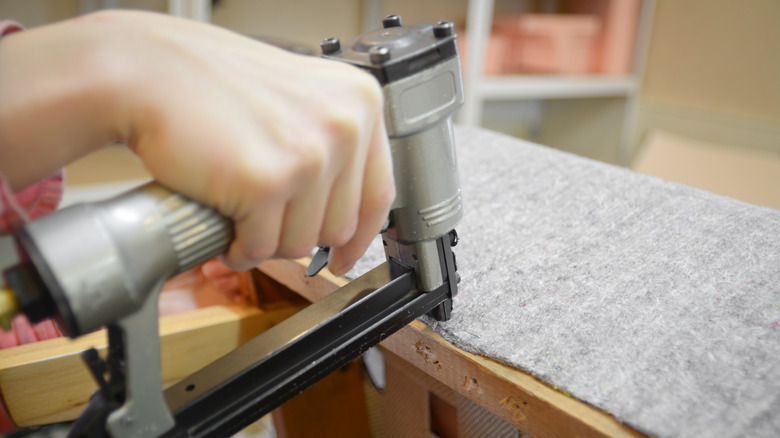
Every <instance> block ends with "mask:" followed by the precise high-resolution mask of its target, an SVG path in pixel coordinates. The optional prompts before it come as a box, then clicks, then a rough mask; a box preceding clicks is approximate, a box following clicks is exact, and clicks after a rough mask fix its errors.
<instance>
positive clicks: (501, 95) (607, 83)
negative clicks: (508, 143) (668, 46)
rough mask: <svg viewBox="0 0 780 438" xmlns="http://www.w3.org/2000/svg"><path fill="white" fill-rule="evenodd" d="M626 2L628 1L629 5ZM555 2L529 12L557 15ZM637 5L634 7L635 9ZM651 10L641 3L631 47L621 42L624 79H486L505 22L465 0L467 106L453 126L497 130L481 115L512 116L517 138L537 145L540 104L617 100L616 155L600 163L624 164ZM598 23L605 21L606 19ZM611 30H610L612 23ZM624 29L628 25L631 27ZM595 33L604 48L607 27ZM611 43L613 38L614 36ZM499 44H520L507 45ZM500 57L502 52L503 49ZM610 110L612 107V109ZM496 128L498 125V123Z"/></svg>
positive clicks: (491, 6)
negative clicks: (627, 56)
mask: <svg viewBox="0 0 780 438" xmlns="http://www.w3.org/2000/svg"><path fill="white" fill-rule="evenodd" d="M609 1H620V0H602V1H600V2H599V1H596V2H591V3H590V4H589V5H588V7H590V8H593V5H596V4H600V7H601V8H602V9H605V8H608V7H609V3H608V2H609ZM631 1H632V2H633V0H631ZM637 1H639V0H637ZM559 3H567V2H557V1H546V2H541V3H540V4H539V5H537V6H536V8H537V11H534V12H557V11H559V10H560V9H561V5H559ZM575 3H576V2H575ZM625 4H628V3H624V5H625ZM636 4H637V3H636V2H634V5H636ZM654 8H655V0H641V2H640V3H639V7H638V9H639V10H638V17H636V23H634V24H633V27H631V28H630V29H629V31H628V32H626V31H625V30H623V32H622V33H623V34H626V33H633V34H634V35H633V38H632V40H633V43H630V42H626V41H622V43H624V44H629V45H630V47H629V48H630V49H631V52H632V53H633V55H632V57H633V61H632V62H631V66H630V71H629V72H628V74H627V75H620V76H615V75H598V74H595V75H591V74H588V75H557V74H543V75H539V74H533V75H522V74H514V75H500V74H499V75H497V74H491V73H493V72H490V71H489V69H493V70H496V68H495V67H494V64H495V61H494V60H492V59H489V57H492V58H496V57H497V56H500V54H496V53H494V51H495V48H494V47H491V45H492V44H493V43H494V41H493V38H495V30H496V26H495V25H494V24H495V21H496V20H506V18H505V17H506V16H502V14H501V13H500V11H496V10H495V2H494V1H493V0H470V1H469V3H468V15H467V21H466V32H465V33H466V40H465V45H466V47H467V48H468V50H466V51H467V56H466V61H465V63H464V88H465V93H466V102H465V104H464V107H463V109H462V110H461V111H460V113H459V114H458V118H457V120H458V122H459V123H462V124H466V125H486V124H487V125H488V126H489V127H491V128H498V129H500V126H497V125H495V124H494V125H490V123H489V122H488V123H485V122H486V120H484V119H485V115H486V114H487V115H490V116H491V118H492V119H501V118H502V117H503V118H505V119H509V118H511V117H512V116H510V115H509V114H508V113H514V118H516V119H517V123H516V126H525V129H524V130H523V131H524V132H523V133H521V134H519V135H520V136H525V137H526V138H528V139H530V140H534V141H539V140H540V139H539V138H538V133H539V132H540V130H541V129H542V126H543V119H544V112H545V105H544V102H543V101H544V100H548V99H585V98H619V99H621V100H622V120H621V122H620V129H619V134H618V137H619V139H616V140H617V143H618V145H617V147H616V148H614V149H615V151H616V152H615V153H614V154H606V155H605V156H602V157H599V158H601V159H606V160H607V161H611V162H614V163H618V164H622V165H628V162H629V160H630V157H631V152H632V144H631V143H632V139H633V137H634V129H635V119H636V111H637V103H638V101H637V95H638V91H639V84H641V81H642V77H641V72H642V71H643V70H644V63H645V58H646V54H647V48H648V44H649V37H650V29H651V28H652V17H653V11H654ZM562 17H572V15H562ZM603 21H605V22H606V20H603ZM502 24H503V23H502ZM600 24H601V23H600ZM620 24H623V23H620ZM504 25H505V24H504ZM612 25H613V27H614V22H613V23H612ZM627 25H628V26H632V25H631V24H627ZM633 29H636V30H635V32H631V30H633ZM599 32H600V35H601V36H600V38H603V39H604V41H601V42H600V43H601V44H602V45H604V44H608V41H607V37H609V35H605V34H607V33H608V28H607V27H606V25H605V27H604V28H603V29H601V30H600V31H599ZM613 38H615V37H614V36H613ZM498 42H500V43H504V42H502V41H498ZM504 44H520V42H519V41H511V42H509V43H504ZM472 48H473V50H472ZM503 53H507V51H506V49H504V52H503ZM513 101H514V102H518V103H521V102H522V104H516V105H512V106H507V105H506V104H507V103H511V102H513ZM492 102H502V103H503V104H504V105H503V106H502V107H500V108H499V109H498V110H493V111H490V109H487V108H486V106H487V105H488V104H489V103H492ZM611 106H612V107H614V105H611ZM597 110H598V109H597ZM612 112H614V109H612ZM509 123H511V122H509V121H508V120H507V121H505V122H504V125H507V124H509ZM498 124H499V125H500V124H501V122H498ZM516 135H517V134H516ZM610 155H611V156H610Z"/></svg>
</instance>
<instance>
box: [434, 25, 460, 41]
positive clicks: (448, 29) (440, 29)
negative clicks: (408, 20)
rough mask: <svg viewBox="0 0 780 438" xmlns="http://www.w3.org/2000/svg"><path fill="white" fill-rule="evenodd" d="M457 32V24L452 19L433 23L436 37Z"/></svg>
mask: <svg viewBox="0 0 780 438" xmlns="http://www.w3.org/2000/svg"><path fill="white" fill-rule="evenodd" d="M454 33H455V25H454V24H453V23H452V22H451V21H439V22H438V23H436V24H434V25H433V35H434V36H435V37H436V38H444V37H448V36H452V35H453V34H454Z"/></svg>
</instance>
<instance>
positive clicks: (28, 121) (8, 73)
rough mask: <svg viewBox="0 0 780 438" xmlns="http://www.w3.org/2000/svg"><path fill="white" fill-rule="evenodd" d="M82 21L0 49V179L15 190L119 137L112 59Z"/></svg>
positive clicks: (20, 37) (22, 35)
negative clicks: (111, 90) (2, 178)
mask: <svg viewBox="0 0 780 438" xmlns="http://www.w3.org/2000/svg"><path fill="white" fill-rule="evenodd" d="M93 31H94V30H93V29H91V26H90V25H89V24H86V25H85V24H84V23H83V20H82V21H79V20H70V21H66V22H62V23H57V24H54V25H50V26H45V27H42V28H37V29H34V30H29V31H25V32H17V33H15V34H12V35H8V36H6V37H4V38H3V39H2V42H1V43H0V172H2V174H3V175H5V177H6V178H7V180H8V181H9V182H10V184H11V185H12V187H13V188H14V189H15V190H20V189H22V188H24V187H26V186H28V185H30V184H32V183H34V182H36V181H38V180H40V179H42V178H44V177H46V176H48V175H50V174H52V173H53V172H55V171H57V169H59V168H60V167H62V166H64V165H65V164H67V163H68V162H70V161H73V160H74V159H76V158H78V157H80V156H82V155H84V154H86V153H88V152H89V151H91V150H93V149H95V148H98V147H100V146H102V145H104V144H107V143H109V142H111V141H115V140H117V139H119V138H120V135H119V133H118V132H116V131H115V130H114V129H112V128H111V127H112V125H114V124H113V123H112V120H111V119H110V118H113V117H116V115H115V114H116V108H115V102H114V99H111V96H112V95H113V93H111V92H110V89H111V88H112V87H115V86H117V84H116V83H111V82H112V81H113V82H117V81H119V80H121V78H120V77H118V76H117V75H106V70H107V67H110V68H117V67H116V66H107V65H106V64H107V63H108V62H111V61H112V58H118V57H116V56H108V57H107V56H106V55H107V54H108V55H110V53H108V50H106V48H105V47H103V45H102V43H101V42H100V41H99V39H98V41H96V39H95V38H94V37H93V36H90V35H89V33H90V32H93Z"/></svg>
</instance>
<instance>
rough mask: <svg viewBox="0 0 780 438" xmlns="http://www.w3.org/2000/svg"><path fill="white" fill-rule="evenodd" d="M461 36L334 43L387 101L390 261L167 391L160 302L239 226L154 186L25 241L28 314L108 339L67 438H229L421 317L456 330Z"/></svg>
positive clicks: (407, 33) (21, 268)
mask: <svg viewBox="0 0 780 438" xmlns="http://www.w3.org/2000/svg"><path fill="white" fill-rule="evenodd" d="M455 38H456V36H455V34H454V31H453V25H452V23H449V22H439V23H436V24H433V25H431V24H416V25H413V26H403V25H402V24H401V19H400V17H398V16H394V15H393V16H389V17H387V18H386V19H385V20H383V28H382V29H379V30H377V31H374V32H369V33H367V34H364V35H361V36H358V37H356V38H353V39H351V40H349V41H346V42H345V43H344V44H342V43H341V42H340V41H339V40H338V39H335V38H330V39H326V40H325V41H323V43H322V44H321V47H322V52H323V57H325V58H328V59H333V60H335V61H339V62H348V63H350V64H353V65H355V66H357V67H359V68H363V69H365V70H367V71H369V72H370V73H372V74H373V75H374V76H375V77H376V78H377V80H378V81H379V82H380V84H381V85H382V87H383V91H384V97H385V121H386V126H387V134H388V137H389V139H390V144H391V148H392V157H393V166H394V172H395V181H396V192H397V198H396V200H395V202H394V204H393V206H392V210H391V212H390V217H389V218H388V225H387V227H386V229H385V230H384V231H383V232H382V240H383V242H384V246H385V253H386V258H387V261H386V262H385V263H383V264H382V265H380V266H378V267H376V268H375V269H373V270H372V271H370V272H369V273H367V274H365V275H363V276H361V277H359V278H357V279H356V280H354V281H352V282H350V283H349V284H347V285H346V286H344V287H342V288H340V289H339V290H337V291H335V292H334V293H333V294H331V295H329V296H328V297H326V298H324V299H322V300H320V301H318V302H316V303H315V304H312V305H311V306H309V307H307V308H306V309H304V310H303V311H301V312H299V313H298V314H296V315H294V316H292V317H291V318H289V319H287V320H285V321H283V322H282V323H280V324H278V325H277V326H275V327H273V328H272V329H270V330H268V331H267V332H265V333H263V334H262V335H260V336H258V337H257V338H255V339H253V340H250V341H249V342H247V343H246V344H244V345H243V346H241V347H239V348H237V349H236V350H234V351H233V352H231V353H229V354H227V355H225V356H224V357H222V358H221V359H218V360H217V361H215V362H214V363H212V364H211V365H208V366H206V367H205V368H203V369H202V370H200V371H198V372H196V373H195V374H193V375H191V376H189V377H187V378H185V379H183V380H182V381H180V382H179V383H177V384H176V385H174V386H172V387H170V388H168V389H167V390H165V391H162V389H161V386H162V378H161V372H160V345H159V333H158V326H157V318H158V315H157V297H158V293H159V290H160V288H161V286H162V284H163V282H164V281H165V280H167V279H168V278H170V277H172V276H174V275H176V274H178V273H180V272H183V271H184V270H186V269H189V268H190V267H193V266H196V265H197V264H199V263H202V262H204V261H206V260H208V259H209V258H211V257H213V256H215V255H218V254H221V253H222V252H224V251H225V249H226V248H227V246H228V244H229V243H230V241H231V240H232V237H233V236H232V224H231V223H230V221H229V220H228V219H226V218H224V217H222V216H221V215H219V214H218V213H217V212H216V211H215V210H213V209H210V208H207V207H205V206H203V205H200V204H198V203H196V202H194V201H192V200H189V199H187V198H185V197H183V196H181V195H179V194H176V193H173V192H171V191H169V190H167V189H166V188H164V187H162V186H161V185H159V184H157V183H155V182H152V183H149V184H147V185H145V186H142V187H140V188H138V189H135V190H133V191H131V192H128V193H126V194H124V195H120V196H119V197H117V198H114V199H111V200H108V201H103V202H100V203H95V204H81V205H77V206H73V207H69V208H66V209H63V210H60V211H58V212H55V213H53V214H51V215H49V216H46V217H43V218H40V219H38V220H36V221H33V222H31V223H29V224H27V225H26V226H25V227H24V228H23V229H21V230H20V231H19V232H18V234H17V237H16V238H17V243H18V247H19V248H20V253H21V257H20V259H21V262H20V263H19V264H18V265H16V266H14V267H12V268H11V269H8V270H6V271H5V272H4V278H5V281H6V284H7V286H8V287H9V288H10V290H12V291H13V295H14V296H15V298H16V300H17V301H18V305H19V307H20V309H21V311H23V312H24V313H25V314H27V315H28V317H29V318H30V319H32V320H33V321H36V320H40V319H42V318H45V317H55V318H56V319H58V320H59V322H60V324H61V326H62V327H63V329H64V331H65V332H66V333H67V334H68V335H69V336H72V337H76V336H79V335H81V334H84V333H87V332H90V331H92V330H94V329H96V328H99V327H102V326H106V327H107V328H108V337H109V354H108V358H107V359H105V360H104V359H101V358H100V357H99V356H98V355H97V353H96V352H95V351H94V350H88V351H86V352H85V353H84V354H83V357H84V359H85V362H86V363H87V365H88V366H89V368H90V370H91V371H92V374H93V376H94V378H95V380H96V381H97V383H98V386H99V390H98V391H97V392H96V393H95V394H93V397H92V399H91V401H90V404H89V406H88V407H87V408H86V409H85V411H84V413H83V414H82V415H81V417H79V419H78V420H77V421H76V423H74V426H73V429H72V430H71V436H85V437H93V436H94V437H103V436H113V437H155V436H165V437H206V436H230V435H231V434H233V433H235V432H238V431H239V430H241V429H242V428H243V427H245V426H246V425H248V424H250V423H251V422H253V421H255V420H256V419H258V418H260V417H261V416H262V415H264V414H266V413H268V412H270V411H271V410H272V409H274V408H275V407H277V406H279V405H280V404H282V403H283V402H284V401H286V400H288V399H290V398H292V397H293V396H295V395H296V394H298V393H300V392H301V391H303V390H304V389H305V388H307V387H308V386H310V385H312V384H313V383H315V382H317V381H318V380H320V379H321V378H323V377H325V376H326V375H327V374H328V373H330V372H331V371H333V370H335V369H338V368H339V367H341V366H343V365H344V364H346V363H347V362H349V361H350V360H352V359H354V358H356V357H358V356H359V355H360V354H362V353H363V352H365V351H366V350H367V349H368V348H370V347H372V346H374V345H376V344H377V343H379V342H380V341H382V340H383V339H385V338H387V337H388V336H390V335H391V334H392V333H394V332H395V331H397V330H399V329H400V328H402V327H403V326H405V325H406V324H408V323H409V322H411V321H412V320H414V319H415V318H417V317H419V316H421V315H424V314H426V313H427V314H430V315H431V316H433V317H435V318H437V319H440V320H446V319H448V318H449V317H450V312H451V309H452V299H453V297H454V296H455V295H456V293H457V282H458V274H457V268H456V262H455V256H454V254H453V252H452V250H451V247H452V246H454V245H455V244H456V243H457V234H456V233H455V226H456V225H457V224H458V222H459V221H460V219H461V216H462V206H461V194H460V185H459V180H458V172H457V162H456V157H455V148H454V143H453V134H452V122H451V118H452V115H453V113H454V112H455V111H456V110H457V108H459V107H460V105H461V104H462V102H463V91H462V79H461V73H460V64H459V59H458V53H457V46H456V43H455Z"/></svg>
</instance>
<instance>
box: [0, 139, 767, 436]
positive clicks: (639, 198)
mask: <svg viewBox="0 0 780 438" xmlns="http://www.w3.org/2000/svg"><path fill="white" fill-rule="evenodd" d="M456 142H457V145H458V155H459V156H458V159H459V163H460V172H461V175H460V176H461V185H462V190H463V199H464V211H465V216H464V220H463V223H462V224H461V226H460V227H459V229H458V231H459V234H460V244H459V245H458V246H457V247H455V248H454V250H455V252H456V254H457V256H458V272H459V273H460V275H461V277H462V281H461V283H460V286H459V289H460V293H459V295H458V297H456V299H455V302H454V310H453V319H452V320H451V321H449V322H446V323H434V322H433V321H429V320H418V321H415V322H414V323H412V324H410V325H409V326H407V327H405V328H403V329H402V330H400V331H399V332H398V333H396V334H395V335H393V336H391V337H389V338H388V339H386V340H385V341H383V342H382V344H381V346H382V349H383V350H384V352H385V356H386V362H387V376H388V388H387V389H386V390H385V397H387V398H389V397H391V396H393V395H392V394H393V391H396V392H397V391H398V387H396V389H393V386H392V385H393V382H394V381H396V380H398V378H400V377H403V378H405V379H406V380H407V382H406V383H401V384H399V385H401V386H400V388H401V389H403V390H404V391H406V390H409V391H411V389H412V388H413V387H415V385H416V386H419V387H420V388H422V389H421V392H420V394H418V395H414V394H413V393H412V392H409V393H408V394H407V395H408V401H409V402H408V403H407V406H397V405H396V406H394V407H393V408H392V409H390V408H387V407H386V408H385V409H384V410H383V412H382V413H380V414H377V413H376V412H374V413H371V412H369V417H371V416H377V415H379V416H381V417H383V419H382V420H381V422H382V424H383V428H384V429H383V431H382V433H381V434H379V435H381V436H436V435H439V436H449V435H448V434H449V432H447V428H446V426H443V429H441V430H433V431H432V430H431V429H430V428H428V426H429V425H430V423H431V421H432V419H433V418H432V417H434V416H438V414H435V411H436V409H435V405H438V404H440V403H439V402H443V405H444V406H445V408H444V410H445V411H446V410H447V409H450V408H454V411H455V412H454V414H453V415H454V416H455V419H454V420H451V421H454V422H455V423H456V426H457V430H458V433H457V436H461V437H465V436H517V434H518V431H521V432H522V433H524V434H528V435H530V436H533V437H538V438H543V437H567V436H580V437H590V436H593V437H596V436H624V437H625V436H645V435H649V436H669V437H688V436H690V437H693V436H710V435H716V434H717V436H719V437H724V436H726V437H727V436H759V437H760V436H767V437H769V436H780V414H778V413H780V366H779V365H778V364H777V358H778V357H780V327H778V320H780V309H778V305H780V233H779V232H778V231H777V230H780V212H778V211H777V210H772V209H769V208H763V207H758V206H753V205H748V204H744V203H741V202H738V201H735V200H732V199H729V198H724V197H720V196H717V195H713V194H710V193H706V192H703V191H699V190H696V189H692V188H689V187H685V186H681V185H678V184H674V183H670V182H666V181H662V180H658V179H654V178H650V177H647V176H643V175H638V174H636V173H633V172H630V171H628V170H626V169H622V168H618V167H614V166H609V165H606V164H603V163H598V162H594V161H590V160H587V159H583V158H580V157H576V156H573V155H569V154H565V153H561V152H559V151H555V150H552V149H549V148H545V147H542V146H538V145H533V144H530V143H527V142H524V141H521V140H517V139H514V138H510V137H506V136H503V135H500V134H496V133H492V132H489V131H485V130H481V129H477V128H465V127H456ZM380 245H381V243H379V242H377V243H376V244H375V245H374V246H372V248H371V249H370V250H369V252H368V253H367V254H366V256H365V257H364V258H363V259H362V260H361V261H360V262H359V263H358V265H356V267H355V268H354V269H353V271H352V272H350V273H349V274H348V278H335V277H333V276H330V275H329V274H327V273H322V274H320V275H319V276H317V277H315V278H308V277H306V276H305V275H304V269H305V263H306V261H305V260H298V261H290V260H269V261H266V262H264V263H263V264H261V265H260V266H259V267H258V272H259V273H262V274H263V275H264V276H267V277H269V278H271V279H273V280H275V281H276V282H278V283H280V284H282V285H284V286H285V287H286V288H288V289H289V290H291V291H293V292H296V293H298V294H300V295H301V296H303V297H305V298H306V299H308V300H311V301H316V300H317V299H319V298H321V297H322V296H324V295H326V294H327V293H329V292H331V291H332V290H334V289H335V288H337V287H339V286H341V285H343V284H346V283H347V282H348V281H349V278H354V277H355V276H357V275H360V274H362V273H363V272H366V271H367V270H368V269H370V268H371V267H373V266H376V265H377V264H379V263H380V262H381V261H382V250H381V246H380ZM291 306H292V307H295V306H294V305H291ZM290 308H291V307H289V306H282V309H283V310H279V309H280V308H278V307H277V308H276V310H273V309H271V310H268V309H266V310H261V311H256V310H246V311H236V310H235V309H234V310H227V311H226V310H225V309H223V308H214V309H212V310H207V309H203V310H201V311H199V312H205V313H208V312H212V313H213V312H216V313H218V314H220V315H222V316H213V315H212V313H209V314H210V315H212V317H213V318H216V319H218V320H220V321H221V322H220V324H223V327H232V328H231V330H234V332H232V334H225V335H224V336H225V338H224V339H228V338H231V339H232V338H237V337H239V335H237V334H236V333H243V334H242V335H241V336H243V337H246V336H247V331H246V330H247V327H248V326H247V325H246V324H243V323H241V322H240V321H243V320H245V318H249V317H251V318H254V319H253V320H254V321H255V328H254V329H252V332H253V333H254V332H259V331H262V328H261V327H259V326H263V327H267V326H268V325H270V324H273V323H274V321H276V320H278V318H280V317H283V316H284V315H286V314H288V311H289V309H290ZM241 312H244V313H246V315H242V314H241ZM269 312H270V313H269ZM274 312H276V313H274ZM228 314H229V316H228ZM236 315H238V316H236ZM180 318H186V317H185V316H182V317H180ZM225 320H230V321H233V322H225ZM177 321H179V320H177ZM180 323H181V321H180ZM168 324H169V323H165V324H163V327H164V330H165V327H168V326H169V325H168ZM209 324H211V322H209V323H207V324H206V325H209ZM225 324H227V325H225ZM200 326H202V324H201V325H200ZM239 328H241V330H238V329H239ZM188 330H189V329H185V330H184V331H185V332H187V331H188ZM236 330H238V331H236ZM166 333H168V334H167V335H166V338H164V340H163V349H164V352H163V357H164V358H165V357H169V358H170V357H172V356H173V357H175V356H176V355H175V354H174V355H171V354H170V352H169V353H168V354H166V352H165V349H170V348H178V347H175V346H172V345H174V344H176V343H178V342H181V339H182V338H175V339H177V341H175V342H171V340H173V339H174V338H172V337H171V334H170V333H171V331H170V330H169V331H168V332H166ZM177 333H179V334H178V335H176V336H184V337H185V338H186V337H187V335H186V333H185V334H182V332H181V331H177ZM165 339H170V340H169V341H166V340H165ZM54 341H57V340H54ZM45 342H52V341H45ZM63 342H64V341H63ZM77 342H78V341H77ZM220 342H223V341H220ZM235 344H236V343H232V344H230V343H226V344H225V345H226V346H227V348H231V347H232V346H234V345H235ZM25 347H28V350H29V349H31V348H34V347H32V346H23V347H18V348H25ZM81 347H83V346H81V345H80V344H79V345H78V348H81ZM62 348H65V347H62ZM72 349H73V350H74V351H76V350H77V347H72ZM73 354H74V353H67V352H65V351H63V350H57V352H56V357H49V358H46V359H43V358H41V356H40V353H39V355H38V356H35V358H34V359H30V358H32V357H33V356H32V355H31V356H29V357H28V358H27V359H25V356H24V355H21V354H8V353H5V352H0V388H2V390H3V392H4V396H5V395H6V391H7V387H8V386H7V385H8V382H14V384H20V385H25V384H26V385H27V386H25V388H26V390H27V391H30V392H32V391H49V394H52V393H61V392H67V394H69V395H71V396H70V398H68V397H66V396H62V397H60V398H55V399H54V400H57V402H62V403H65V404H66V405H67V406H68V407H69V409H70V411H69V412H71V414H72V412H73V410H76V409H77V407H78V406H79V403H82V402H79V401H78V400H75V398H76V397H75V396H72V394H75V392H73V391H72V388H70V389H67V391H66V390H65V389H64V388H60V389H59V390H52V389H50V388H46V386H45V385H46V383H45V382H44V379H42V378H43V377H45V376H44V375H41V374H40V373H41V371H40V370H41V369H40V368H37V369H38V371H36V372H33V371H32V370H34V369H36V368H35V367H40V366H42V365H41V364H48V365H46V366H47V367H48V368H46V369H47V370H52V369H58V370H59V371H60V374H63V373H64V374H68V373H70V374H73V373H72V372H69V371H67V372H66V371H65V368H66V367H74V366H77V360H75V359H74V356H73ZM215 354H216V353H215ZM169 360H174V361H175V360H176V359H169ZM168 368H170V367H168ZM163 371H164V373H165V372H166V366H165V364H163ZM23 375H24V376H26V377H25V378H26V379H27V380H26V381H20V380H19V379H20V378H21V377H20V376H23ZM177 375H179V376H180V373H179V372H178V371H177ZM394 376H395V377H394ZM399 376H400V377H399ZM174 377H175V376H174ZM166 381H170V376H169V378H168V379H166ZM30 382H35V384H31V383H30ZM409 382H412V384H411V386H410V383H409ZM404 385H406V386H404ZM88 389H89V388H86V389H85V391H86V390H88ZM402 395H403V394H402ZM366 397H367V398H368V399H370V398H371V397H373V396H366ZM381 397H382V396H379V398H381ZM396 397H397V395H396ZM420 397H423V398H425V397H427V399H424V400H420ZM6 401H8V400H6ZM379 403H380V405H379V406H382V405H381V401H380V402H379ZM385 406H386V405H385ZM11 410H12V411H13V408H12V409H11ZM66 417H67V416H63V415H59V416H58V415H55V414H51V413H49V414H48V416H39V417H38V418H37V420H35V421H40V420H41V418H43V419H47V420H62V419H64V418H66ZM413 417H419V418H418V419H419V421H417V420H415V418H413ZM28 418H34V417H33V416H30V417H28ZM28 424H33V423H28ZM480 424H481V425H482V427H488V426H489V427H491V428H493V429H479V427H480ZM490 431H492V432H490Z"/></svg>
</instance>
